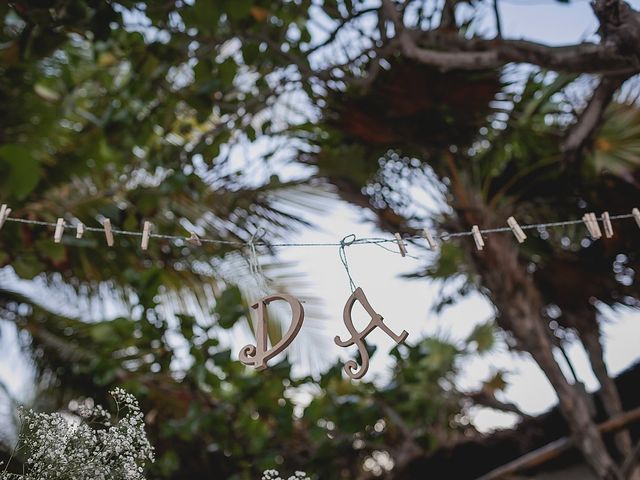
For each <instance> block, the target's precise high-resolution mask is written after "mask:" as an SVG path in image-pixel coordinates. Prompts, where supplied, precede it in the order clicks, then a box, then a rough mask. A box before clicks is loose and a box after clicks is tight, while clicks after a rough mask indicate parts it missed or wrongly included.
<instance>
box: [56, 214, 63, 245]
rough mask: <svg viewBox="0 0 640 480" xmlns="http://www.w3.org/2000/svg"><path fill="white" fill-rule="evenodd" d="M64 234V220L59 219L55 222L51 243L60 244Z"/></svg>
mask: <svg viewBox="0 0 640 480" xmlns="http://www.w3.org/2000/svg"><path fill="white" fill-rule="evenodd" d="M63 233H64V218H59V219H58V221H57V222H56V231H55V232H54V233H53V241H54V242H55V243H60V241H61V240H62V234H63Z"/></svg>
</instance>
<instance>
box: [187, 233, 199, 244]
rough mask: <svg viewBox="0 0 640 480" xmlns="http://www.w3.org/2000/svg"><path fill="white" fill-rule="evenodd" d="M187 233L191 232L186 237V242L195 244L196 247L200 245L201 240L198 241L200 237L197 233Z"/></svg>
mask: <svg viewBox="0 0 640 480" xmlns="http://www.w3.org/2000/svg"><path fill="white" fill-rule="evenodd" d="M189 233H190V234H191V236H190V237H189V238H187V242H189V243H190V244H192V245H195V246H196V247H201V246H202V242H201V241H200V238H199V237H198V235H196V234H195V233H194V232H189Z"/></svg>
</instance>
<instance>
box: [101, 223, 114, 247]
mask: <svg viewBox="0 0 640 480" xmlns="http://www.w3.org/2000/svg"><path fill="white" fill-rule="evenodd" d="M102 227H103V228H104V236H105V238H106V239H107V245H108V246H110V247H113V232H112V231H111V220H109V219H108V218H105V219H104V221H103V222H102Z"/></svg>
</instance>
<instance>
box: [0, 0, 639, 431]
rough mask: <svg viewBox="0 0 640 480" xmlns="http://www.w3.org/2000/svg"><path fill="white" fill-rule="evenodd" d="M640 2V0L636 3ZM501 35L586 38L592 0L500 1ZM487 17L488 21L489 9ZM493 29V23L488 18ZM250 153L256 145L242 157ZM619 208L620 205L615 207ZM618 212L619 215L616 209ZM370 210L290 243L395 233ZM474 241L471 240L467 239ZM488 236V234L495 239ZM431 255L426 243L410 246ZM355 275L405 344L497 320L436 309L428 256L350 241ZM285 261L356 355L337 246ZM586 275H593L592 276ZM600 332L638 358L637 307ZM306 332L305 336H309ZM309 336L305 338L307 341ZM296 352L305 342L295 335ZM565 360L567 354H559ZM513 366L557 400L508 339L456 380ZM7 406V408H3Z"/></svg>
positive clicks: (20, 378)
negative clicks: (420, 275)
mask: <svg viewBox="0 0 640 480" xmlns="http://www.w3.org/2000/svg"><path fill="white" fill-rule="evenodd" d="M630 3H631V4H632V5H633V6H634V7H635V8H640V0H635V1H632V2H630ZM500 11H501V14H502V23H503V33H504V35H505V36H506V37H512V38H527V39H531V40H537V41H541V42H545V43H549V44H556V45H560V44H564V43H574V42H576V41H579V40H582V39H586V38H589V36H590V35H591V34H592V33H593V32H594V31H595V29H596V26H597V21H596V19H595V17H594V16H593V14H592V12H591V9H590V6H589V2H588V1H585V0H573V1H572V2H571V3H570V4H568V5H567V4H560V3H558V2H555V1H554V0H501V1H500ZM487 18H490V17H489V16H487ZM486 28H487V29H489V30H490V29H491V28H493V27H492V25H491V20H487V25H486ZM247 153H248V154H249V156H250V155H251V150H250V149H249V150H247V151H243V152H242V154H247ZM612 213H613V212H612ZM615 213H618V212H615ZM364 215H365V213H363V212H362V211H361V210H359V209H357V208H355V207H352V206H349V205H346V204H344V203H343V202H340V201H338V200H328V201H327V202H326V204H325V207H324V211H323V212H322V213H318V214H313V213H309V214H307V218H308V220H310V221H311V222H312V224H313V226H312V227H310V228H306V229H303V230H302V231H301V232H299V233H297V234H293V235H292V236H291V237H290V238H288V239H287V240H289V241H291V242H300V243H304V242H314V243H315V242H336V241H339V240H340V239H341V238H343V237H344V236H346V235H348V234H351V233H353V234H355V235H357V236H358V237H372V236H382V235H388V234H383V233H382V232H379V231H377V230H376V229H375V228H374V227H373V224H372V223H371V222H367V221H366V220H367V219H366V218H365V216H364ZM469 241H472V240H471V239H469ZM486 241H491V237H489V238H488V239H487V240H486ZM410 253H413V254H416V255H428V253H425V252H424V250H420V251H419V252H411V251H410ZM347 254H348V258H349V264H350V268H351V272H352V274H353V277H354V279H355V281H356V283H357V284H358V286H360V287H362V288H363V290H364V292H365V293H366V295H367V297H368V299H369V301H370V302H371V304H372V306H373V307H374V309H376V311H377V312H379V313H380V314H382V315H383V316H384V317H385V322H386V323H387V324H388V326H389V327H390V328H391V329H392V330H394V331H395V332H397V333H398V332H400V331H402V330H403V329H404V330H407V332H409V337H408V339H407V341H408V342H409V343H413V342H417V341H418V340H420V339H421V338H423V337H424V336H426V335H439V336H444V337H447V338H450V339H454V340H460V339H462V338H464V337H466V336H467V335H468V334H469V333H470V332H471V331H472V330H473V328H474V327H475V326H476V325H478V324H480V323H484V322H486V321H487V320H490V319H491V318H492V317H493V311H492V307H491V306H490V305H489V303H488V302H487V301H486V300H484V299H483V298H481V297H479V296H477V295H476V296H471V297H470V298H468V299H466V300H464V301H463V302H461V303H459V304H457V305H455V306H453V307H451V308H449V309H447V310H446V311H444V312H443V313H441V314H435V313H433V312H432V311H431V306H432V305H433V303H434V301H435V300H436V299H437V295H438V288H439V287H438V285H435V284H430V283H428V282H426V281H424V280H406V279H403V278H401V275H403V274H406V273H410V272H412V271H414V270H415V269H416V267H417V266H419V265H423V264H424V261H423V259H420V260H415V259H413V258H409V257H406V258H402V257H400V255H397V254H393V253H390V252H388V251H385V250H383V249H381V248H378V247H376V246H371V245H363V246H358V247H351V248H349V249H348V251H347ZM279 259H280V260H282V261H289V262H293V263H295V265H296V267H295V270H296V271H297V272H301V273H302V274H303V275H304V277H303V280H304V283H305V290H306V291H305V293H310V294H312V295H313V296H314V297H317V298H319V299H320V301H321V312H320V315H319V316H320V320H319V321H316V322H314V323H310V322H307V323H306V324H305V326H304V327H303V332H306V333H307V334H309V333H310V334H312V335H313V337H314V338H315V339H316V340H317V342H320V345H322V348H318V349H317V351H318V352H320V353H319V354H320V355H322V356H323V357H325V358H326V359H327V360H328V361H332V360H334V359H335V358H342V359H348V358H352V356H353V354H354V351H353V349H350V350H349V349H342V348H339V347H337V346H336V345H335V344H334V343H333V337H334V336H335V335H340V336H341V337H342V338H346V336H347V330H346V328H345V326H344V324H343V322H342V309H343V307H344V303H345V301H346V300H347V298H348V297H349V295H350V293H351V291H350V288H349V283H348V280H347V275H346V272H345V270H344V267H343V266H342V264H341V262H340V260H339V257H338V250H337V248H335V247H317V248H302V247H301V248H295V247H290V248H287V249H281V250H280V251H279ZM585 281H588V279H585ZM354 318H355V319H356V326H357V325H361V326H363V325H364V324H366V321H367V320H368V319H366V318H364V317H363V316H362V317H360V316H358V315H356V316H355V317H354ZM602 318H603V320H605V321H603V322H602V323H603V332H604V336H605V338H606V343H605V350H606V352H605V353H606V361H607V364H608V365H609V368H610V370H611V372H612V373H614V374H616V373H618V372H620V371H622V370H623V369H625V368H627V367H628V366H630V365H632V364H633V363H634V362H635V361H637V360H638V358H639V357H640V355H639V354H638V349H637V346H636V344H637V339H638V338H640V314H638V313H633V312H630V311H618V312H614V311H611V310H608V311H604V312H602ZM0 328H1V329H2V331H1V332H0V333H1V334H2V335H1V338H0V342H1V343H0V349H1V350H2V352H3V361H2V362H0V380H2V381H3V382H5V383H7V384H8V386H9V388H10V389H11V390H12V391H13V392H14V393H17V392H20V391H23V390H24V389H25V386H26V385H28V384H29V382H30V380H31V375H30V370H29V368H28V365H26V364H25V363H24V359H23V358H22V357H21V356H20V354H19V351H18V347H17V342H16V338H15V332H14V331H13V330H11V329H8V328H7V327H6V325H5V326H2V325H0ZM301 337H304V335H302V336H301ZM308 338H309V337H308V336H307V340H308ZM368 341H371V342H373V343H375V344H376V345H377V346H378V352H377V353H376V355H375V356H374V357H373V359H372V363H371V368H370V371H369V373H368V378H373V379H376V381H378V382H380V383H382V382H384V380H385V378H387V377H388V372H389V367H390V365H391V358H390V356H389V355H388V354H387V352H388V351H389V349H391V348H392V347H393V346H394V342H393V341H392V340H391V339H390V338H389V337H387V336H386V335H384V334H383V333H382V332H380V331H379V330H377V331H375V332H374V333H373V334H372V335H371V336H370V337H368ZM295 346H297V348H298V350H300V349H305V348H307V347H306V344H304V343H301V342H300V341H296V342H294V347H295ZM568 353H569V356H570V358H571V360H572V362H573V363H574V366H575V367H576V370H577V372H578V375H579V377H580V379H581V380H582V381H583V382H584V383H585V384H586V386H587V388H588V389H590V390H593V389H595V388H597V382H596V380H595V378H594V376H593V374H592V372H591V371H590V370H589V367H588V363H587V360H586V355H585V352H584V350H583V349H582V348H581V347H580V346H579V345H577V344H572V345H571V346H570V348H569V349H568ZM560 361H561V360H560ZM502 369H504V370H506V371H508V372H509V375H508V380H509V387H508V388H507V390H506V392H505V395H504V397H503V399H505V400H509V401H511V402H513V403H515V404H516V405H518V406H519V407H520V408H521V409H522V410H523V411H524V412H526V413H529V414H534V415H535V414H538V413H541V412H543V411H545V410H546V409H548V408H549V407H551V406H552V405H553V404H554V403H555V402H556V397H555V394H554V392H553V390H552V388H551V387H550V385H549V383H548V382H547V380H546V378H545V377H544V375H543V374H542V373H541V371H540V370H539V369H538V367H537V366H536V365H535V364H534V363H533V362H532V361H531V360H530V359H529V358H528V356H526V355H522V354H513V353H510V352H508V351H507V350H506V347H504V345H502V346H499V347H498V348H497V351H496V352H494V353H492V354H489V355H486V356H483V357H481V358H476V359H474V360H472V361H470V362H468V363H465V364H464V365H463V368H462V373H461V376H460V380H459V384H460V386H461V387H463V388H466V389H473V388H475V387H478V386H479V385H480V384H481V382H482V381H483V380H485V379H486V378H488V377H489V375H490V374H491V373H492V372H494V371H496V370H502ZM2 413H3V412H0V415H2ZM515 420H516V417H515V416H514V415H513V414H505V413H499V412H496V411H493V410H490V409H476V410H474V411H473V421H474V423H475V424H476V426H477V427H478V428H479V429H481V430H483V431H487V430H491V429H494V428H500V427H508V426H510V425H512V424H513V423H514V422H515Z"/></svg>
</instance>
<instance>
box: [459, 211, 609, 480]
mask: <svg viewBox="0 0 640 480" xmlns="http://www.w3.org/2000/svg"><path fill="white" fill-rule="evenodd" d="M485 220H486V218H485ZM491 223H492V222H486V221H483V224H484V225H489V224H491ZM469 245H471V242H469ZM470 253H471V256H472V258H473V260H474V263H475V265H476V267H477V270H478V272H479V273H480V275H481V278H482V285H483V286H484V287H486V289H487V294H488V296H489V297H490V298H491V300H492V301H493V304H494V305H495V307H496V309H497V310H498V314H497V322H498V325H499V326H500V327H501V328H503V329H505V330H506V331H508V332H511V333H512V334H513V335H514V337H515V339H516V340H517V341H518V344H519V346H520V347H521V348H522V349H523V350H525V351H527V352H529V353H530V354H531V356H532V357H533V359H534V360H535V361H536V363H537V364H538V365H539V366H540V368H541V369H542V371H543V372H544V373H545V375H546V376H547V378H548V379H549V382H550V383H551V385H552V386H553V388H554V390H555V391H556V393H557V395H558V399H559V406H560V410H561V411H562V414H563V416H564V418H565V420H566V421H567V423H568V424H569V428H570V430H571V434H572V436H573V438H574V440H575V443H576V445H577V446H578V448H579V449H580V451H581V452H582V454H583V455H584V458H585V461H586V462H587V463H588V464H589V465H590V467H591V468H592V469H593V471H594V472H595V473H596V474H597V475H598V477H599V478H601V479H606V480H619V479H621V478H622V476H621V473H620V471H619V469H618V468H617V466H616V464H615V463H614V462H613V460H612V458H611V456H610V455H609V453H608V452H607V450H606V448H605V445H604V442H603V441H602V437H601V436H600V433H599V432H598V429H597V427H596V425H595V423H594V422H593V419H592V418H591V415H590V411H589V406H588V403H587V400H586V398H585V396H584V395H583V394H582V393H581V392H580V391H579V390H578V389H577V388H576V387H575V386H573V385H571V384H570V383H569V381H568V380H567V379H566V377H565V376H564V374H563V373H562V370H561V369H560V366H559V365H558V363H557V362H556V360H555V358H554V356H553V342H552V340H551V332H550V330H549V327H548V325H547V323H546V321H545V319H544V317H543V315H542V312H543V306H544V303H543V301H542V297H541V295H540V292H539V291H538V289H537V288H536V286H535V284H534V282H533V279H532V277H531V275H530V274H528V273H527V272H526V269H525V268H524V266H523V265H521V264H520V263H519V261H518V251H517V249H516V248H515V247H514V243H513V239H512V238H510V237H508V236H500V235H495V236H492V237H491V240H490V241H487V242H486V245H485V247H484V250H483V251H478V250H476V249H474V248H472V247H470Z"/></svg>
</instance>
